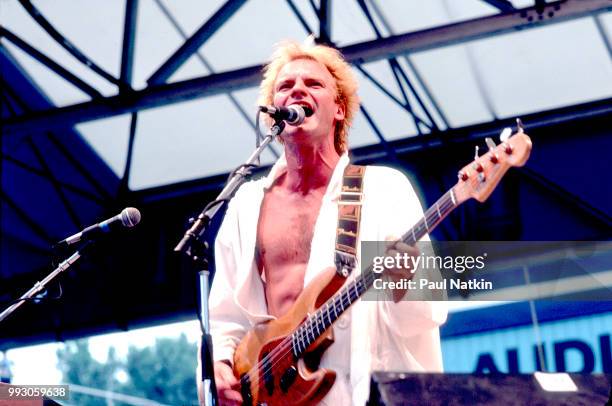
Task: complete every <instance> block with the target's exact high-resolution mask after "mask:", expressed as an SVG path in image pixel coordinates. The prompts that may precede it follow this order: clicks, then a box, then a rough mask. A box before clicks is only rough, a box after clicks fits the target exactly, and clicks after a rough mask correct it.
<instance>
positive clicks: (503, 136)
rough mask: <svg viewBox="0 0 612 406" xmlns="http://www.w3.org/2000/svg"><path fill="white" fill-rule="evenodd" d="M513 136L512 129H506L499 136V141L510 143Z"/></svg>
mask: <svg viewBox="0 0 612 406" xmlns="http://www.w3.org/2000/svg"><path fill="white" fill-rule="evenodd" d="M511 135H512V128H510V127H506V128H504V129H503V130H502V132H501V134H499V140H500V141H501V142H506V141H508V138H510V136H511Z"/></svg>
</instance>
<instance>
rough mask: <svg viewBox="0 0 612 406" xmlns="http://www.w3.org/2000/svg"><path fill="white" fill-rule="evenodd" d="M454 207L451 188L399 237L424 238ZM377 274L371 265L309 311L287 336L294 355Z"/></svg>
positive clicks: (335, 317)
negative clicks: (311, 311) (320, 304)
mask: <svg viewBox="0 0 612 406" xmlns="http://www.w3.org/2000/svg"><path fill="white" fill-rule="evenodd" d="M455 207H457V202H456V200H455V196H454V194H453V189H450V190H449V191H448V192H446V193H445V194H444V195H443V196H442V197H441V198H440V199H438V201H437V202H436V203H435V204H434V205H433V206H431V207H430V208H429V209H428V210H427V211H426V212H425V215H424V216H423V217H422V218H421V220H419V221H418V222H417V223H416V224H415V225H414V226H413V227H412V228H411V229H410V230H408V232H407V233H405V234H404V235H403V236H402V237H401V241H403V242H405V243H406V244H409V245H413V244H414V243H416V242H417V241H419V240H420V239H421V238H423V236H424V235H425V234H427V233H428V232H430V231H432V230H433V229H434V228H435V227H436V226H437V225H438V224H439V223H440V221H442V219H444V218H445V217H446V216H447V215H448V214H449V213H450V212H451V211H452V210H453V209H454V208H455ZM378 276H379V275H378V274H376V273H375V272H373V270H372V266H371V265H370V266H369V267H368V268H367V269H366V270H365V271H363V273H362V274H361V275H359V276H358V277H356V278H355V279H353V280H352V281H351V282H349V283H347V284H346V285H344V286H343V287H342V288H341V289H340V290H339V291H338V292H337V293H336V294H335V295H334V296H333V297H331V298H330V299H329V300H328V301H327V302H325V304H323V305H322V306H321V307H320V308H319V309H317V311H316V312H315V313H313V314H312V315H309V316H308V318H307V319H306V320H305V321H304V322H303V323H302V324H301V325H300V327H298V329H297V330H296V331H295V332H294V333H293V334H292V335H291V336H290V339H291V344H292V348H293V355H294V356H295V357H296V358H299V357H300V356H301V355H302V354H303V353H304V351H306V349H307V348H308V347H309V346H310V345H311V344H312V343H313V342H315V341H316V340H317V338H319V337H320V336H321V334H323V332H324V331H325V330H327V329H328V328H329V327H330V326H331V325H332V324H333V323H334V322H335V321H336V320H337V319H338V318H339V317H340V316H341V315H342V313H344V312H345V311H346V310H347V309H348V308H349V307H350V306H351V305H352V304H353V303H354V302H355V301H356V300H357V299H359V298H360V297H361V296H362V295H363V294H364V293H365V292H366V291H367V290H368V289H369V288H370V287H371V286H372V285H373V283H374V280H376V278H377V277H378Z"/></svg>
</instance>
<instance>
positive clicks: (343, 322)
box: [336, 315, 350, 329]
mask: <svg viewBox="0 0 612 406" xmlns="http://www.w3.org/2000/svg"><path fill="white" fill-rule="evenodd" d="M349 322H350V319H349V317H348V316H345V315H342V316H340V318H339V319H338V322H337V323H336V326H338V328H341V329H345V328H347V327H348V326H349Z"/></svg>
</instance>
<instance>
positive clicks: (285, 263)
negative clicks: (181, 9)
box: [210, 43, 446, 405]
mask: <svg viewBox="0 0 612 406" xmlns="http://www.w3.org/2000/svg"><path fill="white" fill-rule="evenodd" d="M259 102H260V103H261V104H264V105H270V104H273V105H276V106H290V105H294V104H298V105H301V106H304V107H307V108H308V109H310V110H312V111H313V114H312V116H310V117H308V118H306V119H305V120H304V122H303V123H302V124H300V125H298V126H290V125H288V126H287V127H286V128H285V129H284V131H283V133H282V134H281V136H280V140H281V142H282V143H283V146H284V154H283V156H282V157H281V158H280V159H279V160H278V162H277V163H276V164H275V165H274V167H273V168H272V170H271V172H270V174H269V175H268V176H267V177H266V178H264V179H260V180H257V181H254V182H249V183H247V184H245V185H243V186H242V187H241V188H240V190H239V191H238V192H237V193H236V196H235V197H234V198H233V199H232V201H231V202H230V205H229V208H228V211H227V214H226V217H225V219H224V222H223V224H222V226H221V229H220V230H219V234H218V236H217V240H216V244H215V260H216V275H215V279H214V282H213V285H212V291H211V296H210V319H211V332H212V336H213V351H214V361H215V362H214V368H215V380H216V385H217V390H218V395H219V399H220V400H221V403H222V404H234V403H236V404H239V403H240V401H241V395H240V392H239V390H240V389H239V385H238V380H237V379H236V377H235V376H234V374H233V372H232V363H233V354H234V350H235V348H236V346H237V345H238V343H239V342H240V340H241V339H242V337H244V335H245V334H246V333H247V332H248V331H249V330H250V329H251V328H252V327H253V326H254V325H255V324H257V323H260V322H263V321H266V320H271V319H274V318H278V317H280V316H282V315H284V314H285V313H286V312H287V311H288V309H289V308H290V307H291V305H292V304H293V303H294V302H295V300H296V298H297V297H298V296H299V295H300V293H301V292H302V290H303V288H304V286H306V285H307V284H308V283H309V282H310V281H311V280H312V278H313V277H314V276H316V275H317V274H319V273H320V272H322V271H323V270H325V269H329V268H330V267H333V266H334V246H335V236H336V226H337V218H338V197H339V193H340V187H341V183H342V178H343V173H344V169H345V167H346V166H347V164H348V156H347V144H348V143H347V136H348V128H349V126H350V123H351V121H352V119H353V117H354V114H355V113H356V110H357V109H358V104H359V101H358V97H357V82H356V80H355V78H354V76H353V74H352V71H351V69H350V67H349V66H348V64H347V63H346V62H345V61H344V60H343V58H342V57H341V55H340V54H339V53H338V52H337V51H335V50H334V49H332V48H329V47H325V46H320V45H317V46H302V45H299V44H296V43H286V44H284V45H282V46H280V47H279V48H278V49H277V51H276V52H275V54H274V55H273V58H272V62H271V63H270V64H269V65H268V66H267V67H266V70H265V74H264V79H263V82H262V85H261V97H260V100H259ZM363 193H364V200H363V204H362V215H361V217H362V219H361V226H360V239H361V240H364V241H365V240H372V241H384V240H385V239H389V237H391V236H398V235H401V234H403V233H404V232H405V231H407V230H408V229H409V228H410V227H411V226H412V225H413V224H414V223H415V222H416V221H417V220H418V219H419V218H420V217H421V216H422V209H421V207H420V204H419V202H418V199H417V197H416V195H415V193H414V191H413V189H412V187H411V185H410V183H409V182H408V180H407V179H406V178H405V177H404V176H403V175H402V174H401V173H400V172H398V171H395V170H392V169H389V168H383V167H368V168H367V170H366V172H365V176H364V186H363ZM396 251H399V252H402V253H408V254H409V255H418V250H417V249H416V248H413V247H410V246H408V245H406V244H402V243H397V244H395V245H393V246H391V247H390V249H389V251H387V252H388V253H389V254H393V253H394V252H396ZM402 271H403V273H401V275H400V272H398V271H397V270H396V271H393V270H391V271H390V275H391V276H389V277H391V278H399V277H401V276H403V277H405V276H406V274H405V270H402ZM356 272H358V271H356ZM356 272H354V273H356ZM351 277H352V276H351ZM400 293H401V294H400V295H399V296H397V297H394V299H395V300H394V301H391V302H386V301H380V302H376V301H370V302H367V301H358V302H357V303H355V304H354V305H353V306H352V307H351V308H350V309H349V310H348V311H347V312H346V313H345V314H344V315H343V316H342V317H341V318H340V319H339V320H338V321H337V322H336V323H335V324H334V327H333V329H334V344H332V345H331V346H330V348H329V349H328V350H327V351H326V352H325V354H324V355H323V357H322V359H321V367H326V368H329V369H332V370H334V371H336V373H337V377H336V381H335V383H334V385H333V387H332V389H331V390H330V392H329V393H328V394H327V396H326V397H325V398H323V400H322V402H321V403H323V404H330V405H332V404H333V405H344V404H350V403H353V404H361V405H363V404H364V403H365V400H366V399H367V396H368V391H369V372H370V371H372V370H384V369H389V370H390V369H394V370H406V371H408V370H413V371H422V370H428V371H441V370H442V362H441V351H440V341H439V333H438V326H439V325H440V324H441V323H442V322H443V321H444V320H445V318H446V311H445V310H444V308H442V307H440V306H439V305H440V304H439V303H433V302H432V303H429V302H415V301H400V300H399V299H400V298H401V295H403V294H404V292H400Z"/></svg>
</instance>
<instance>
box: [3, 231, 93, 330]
mask: <svg viewBox="0 0 612 406" xmlns="http://www.w3.org/2000/svg"><path fill="white" fill-rule="evenodd" d="M88 243H89V242H86V243H85V244H84V245H83V247H82V248H81V249H80V250H79V251H76V252H75V253H74V254H72V255H71V256H70V257H68V259H66V260H65V261H64V262H62V263H61V264H59V265H58V266H57V268H55V269H54V270H53V272H51V273H50V274H49V275H47V276H46V277H45V278H44V279H43V280H42V281H40V282H36V283H35V284H34V286H32V288H30V290H28V291H27V292H26V293H24V294H23V295H22V296H21V297H20V298H19V299H17V300H16V301H15V303H13V304H12V305H10V306H9V307H7V308H6V309H4V311H3V312H2V313H0V322H1V321H2V320H4V319H6V318H7V317H8V316H9V315H10V314H11V313H13V312H14V311H15V310H17V308H18V307H19V306H21V305H22V304H23V303H24V302H25V301H26V300H29V299H32V298H33V297H34V295H36V294H37V293H38V292H40V291H42V290H43V289H45V286H47V284H48V283H49V282H50V281H51V280H52V279H53V278H55V277H56V276H57V275H59V274H60V273H62V272H64V271H65V270H66V269H68V268H69V267H70V265H72V264H74V263H75V262H76V261H78V259H79V258H81V252H82V251H83V250H84V249H85V247H86V246H87V244H88Z"/></svg>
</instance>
